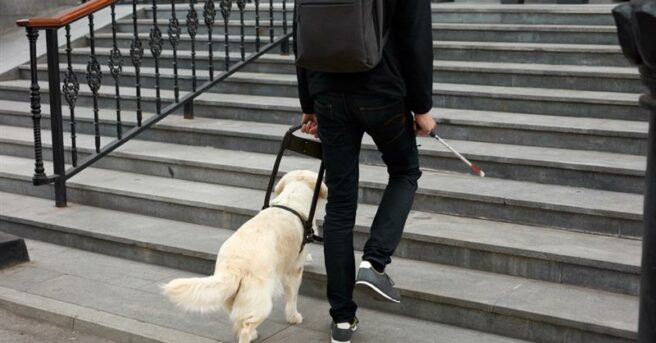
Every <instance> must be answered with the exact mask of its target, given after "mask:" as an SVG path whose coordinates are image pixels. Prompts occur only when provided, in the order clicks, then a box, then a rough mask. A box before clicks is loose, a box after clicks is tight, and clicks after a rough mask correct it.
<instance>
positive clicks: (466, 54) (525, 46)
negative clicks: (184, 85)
mask: <svg viewBox="0 0 656 343" xmlns="http://www.w3.org/2000/svg"><path fill="white" fill-rule="evenodd" d="M139 37H140V39H141V40H142V42H144V44H145V46H147V42H148V35H147V34H145V33H141V34H139ZM87 39H88V38H87ZM117 39H118V41H117V46H118V47H119V48H123V49H126V48H130V46H131V44H132V39H133V34H132V33H118V34H117ZM255 39H256V37H255V36H245V37H244V40H245V49H246V50H247V51H253V50H254V48H255V44H254V43H255ZM261 39H262V44H263V45H262V46H264V44H267V42H268V39H267V37H266V36H264V37H261ZM95 40H96V46H98V47H105V48H107V47H112V44H113V43H112V34H111V33H97V34H96V38H95ZM212 41H213V43H214V45H213V50H214V52H215V55H217V56H218V55H221V54H224V49H225V46H224V44H223V41H224V37H223V35H218V36H216V35H215V36H214V37H213V39H212ZM229 42H230V44H229V46H230V47H229V49H230V52H233V53H237V52H239V48H240V37H239V36H237V35H232V36H230V37H229ZM177 47H178V49H180V50H191V39H190V38H189V36H188V35H187V34H183V35H181V38H180V41H179V43H178V45H177ZM164 49H166V50H170V49H171V47H170V43H169V42H168V40H165V41H164ZM196 49H197V50H198V51H204V50H206V49H207V36H206V35H198V36H196ZM433 53H434V55H435V58H436V59H438V60H455V61H483V62H491V61H495V62H497V61H500V62H506V63H542V64H567V65H601V66H621V67H628V66H630V64H629V62H628V61H627V60H626V58H625V57H624V56H623V55H622V53H621V49H620V47H619V46H618V45H610V44H608V45H597V44H585V45H583V44H547V43H515V42H473V41H434V42H433Z"/></svg>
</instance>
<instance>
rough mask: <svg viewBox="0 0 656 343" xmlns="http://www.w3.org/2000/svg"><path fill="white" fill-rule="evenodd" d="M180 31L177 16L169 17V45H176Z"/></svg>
mask: <svg viewBox="0 0 656 343" xmlns="http://www.w3.org/2000/svg"><path fill="white" fill-rule="evenodd" d="M181 31H182V30H181V29H180V22H179V21H178V18H176V17H171V19H169V42H171V45H173V46H174V47H175V46H177V45H178V42H179V41H180V33H181Z"/></svg>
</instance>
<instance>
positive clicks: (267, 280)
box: [162, 170, 328, 343]
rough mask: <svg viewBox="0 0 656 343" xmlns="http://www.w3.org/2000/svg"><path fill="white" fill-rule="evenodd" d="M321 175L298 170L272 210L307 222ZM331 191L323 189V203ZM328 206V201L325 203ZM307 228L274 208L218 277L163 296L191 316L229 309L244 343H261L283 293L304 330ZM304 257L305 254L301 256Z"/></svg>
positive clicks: (223, 254)
mask: <svg viewBox="0 0 656 343" xmlns="http://www.w3.org/2000/svg"><path fill="white" fill-rule="evenodd" d="M316 180H317V174H316V173H314V172H311V171H305V170H297V171H292V172H290V173H288V174H286V175H285V176H284V177H283V178H282V179H281V180H280V181H279V182H278V184H277V185H276V187H275V193H276V195H277V196H276V198H275V199H274V200H272V201H271V205H283V206H286V207H289V208H292V209H294V210H296V211H297V212H298V213H299V214H301V216H303V217H304V219H305V218H307V216H308V215H309V212H310V205H311V203H312V196H313V194H314V188H315V184H316ZM327 192H328V189H327V188H326V185H325V184H322V186H321V192H320V198H321V199H326V197H327ZM322 203H323V201H322ZM303 231H304V228H303V223H301V220H300V219H299V218H298V217H297V216H296V215H294V214H293V213H291V212H290V211H287V210H285V209H281V208H276V207H269V208H267V209H264V210H262V211H260V213H258V214H257V215H256V216H255V217H253V218H252V219H250V220H249V221H247V222H246V223H245V224H244V225H242V226H241V227H240V228H239V229H238V230H237V232H235V233H234V234H233V235H232V236H231V237H230V238H228V239H227V240H226V241H225V243H223V246H221V249H220V250H219V253H218V256H217V259H216V266H215V270H214V275H212V276H209V277H204V278H184V279H175V280H173V281H171V282H169V283H168V284H166V285H164V286H162V289H163V293H164V294H165V295H166V296H167V297H168V298H169V299H171V301H173V302H174V303H175V304H177V305H178V306H181V307H183V308H184V309H186V310H190V311H199V312H209V311H216V310H220V309H221V308H224V309H225V310H226V311H227V312H228V313H229V315H230V319H231V320H232V322H233V330H234V333H235V336H237V337H238V338H239V343H248V342H251V341H253V340H255V339H257V330H256V329H257V327H258V325H260V324H261V323H262V322H263V321H264V320H265V319H266V318H267V317H268V316H269V314H270V313H271V308H272V305H273V298H274V296H276V294H277V293H279V291H277V290H279V289H280V288H282V290H283V293H284V297H285V303H286V304H285V314H286V318H287V322H289V323H290V324H299V323H301V322H302V321H303V316H301V314H300V313H299V312H298V309H297V299H298V289H299V286H300V284H301V278H302V275H303V266H304V264H305V261H306V259H307V258H308V248H307V246H305V247H304V248H303V250H302V251H300V249H301V243H302V241H303ZM299 251H300V253H299Z"/></svg>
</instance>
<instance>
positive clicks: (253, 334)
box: [251, 330, 260, 342]
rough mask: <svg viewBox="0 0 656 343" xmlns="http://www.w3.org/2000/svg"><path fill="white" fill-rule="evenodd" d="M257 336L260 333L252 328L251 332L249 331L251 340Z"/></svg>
mask: <svg viewBox="0 0 656 343" xmlns="http://www.w3.org/2000/svg"><path fill="white" fill-rule="evenodd" d="M258 337H260V335H258V334H257V330H253V332H251V342H252V341H254V340H256V339H257V338H258Z"/></svg>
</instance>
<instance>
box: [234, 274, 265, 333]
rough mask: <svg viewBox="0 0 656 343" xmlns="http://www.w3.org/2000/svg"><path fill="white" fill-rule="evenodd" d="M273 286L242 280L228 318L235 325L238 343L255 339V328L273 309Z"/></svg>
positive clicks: (254, 280) (251, 279)
mask: <svg viewBox="0 0 656 343" xmlns="http://www.w3.org/2000/svg"><path fill="white" fill-rule="evenodd" d="M272 298H273V285H272V284H271V283H270V282H262V281H260V280H256V279H253V278H248V277H247V278H244V279H242V284H241V288H240V290H239V293H237V296H236V297H235V301H234V303H233V306H232V313H231V315H230V317H231V318H232V320H233V322H234V323H235V331H236V334H237V336H238V337H239V343H250V342H251V341H254V340H256V339H257V337H258V335H257V327H258V326H259V325H260V324H262V322H263V321H264V320H265V319H266V318H267V317H269V314H271V308H272V307H273V301H272Z"/></svg>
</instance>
